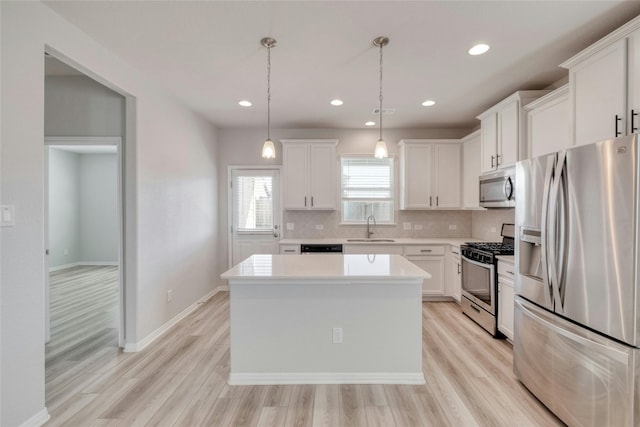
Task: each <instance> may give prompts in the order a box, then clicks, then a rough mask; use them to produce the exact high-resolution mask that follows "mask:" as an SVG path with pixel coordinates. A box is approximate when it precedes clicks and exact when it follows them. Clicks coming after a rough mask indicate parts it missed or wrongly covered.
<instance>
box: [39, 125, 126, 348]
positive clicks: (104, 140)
mask: <svg viewBox="0 0 640 427" xmlns="http://www.w3.org/2000/svg"><path fill="white" fill-rule="evenodd" d="M58 145H67V146H96V145H110V146H115V147H116V163H117V174H116V176H117V179H116V180H117V182H116V185H117V201H116V204H117V205H116V211H117V213H118V346H119V347H124V345H125V342H124V341H125V334H124V331H125V316H124V313H125V305H124V304H125V298H124V295H125V286H124V283H125V281H124V270H125V269H124V241H125V235H124V210H123V207H124V199H123V197H124V188H123V184H124V174H123V171H124V165H123V164H122V161H123V155H122V148H123V147H122V145H123V144H122V137H119V136H86V137H85V136H47V137H45V138H44V151H45V154H44V159H45V166H44V170H45V175H44V182H45V191H44V207H45V210H44V239H45V250H46V252H45V262H44V268H45V275H44V277H45V280H44V283H45V285H44V301H45V307H44V309H45V316H44V318H45V320H44V321H45V342H46V343H48V342H49V340H50V339H51V325H50V313H49V256H48V255H49V149H50V147H51V146H58Z"/></svg>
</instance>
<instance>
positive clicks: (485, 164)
mask: <svg viewBox="0 0 640 427" xmlns="http://www.w3.org/2000/svg"><path fill="white" fill-rule="evenodd" d="M547 93H549V91H547V90H522V91H519V92H516V93H514V94H513V95H511V96H510V97H508V98H506V99H504V100H503V101H501V102H500V103H498V104H497V105H495V106H493V107H491V108H490V109H488V110H487V111H485V112H484V113H482V114H480V115H479V116H478V119H480V140H481V144H480V148H481V150H480V151H481V153H480V157H481V160H480V167H481V172H483V173H484V172H490V171H493V170H496V169H500V168H503V167H506V166H511V165H513V164H514V163H515V162H517V161H518V160H521V159H523V158H525V157H526V155H527V149H526V115H525V111H524V109H523V107H524V106H525V105H527V104H528V103H530V102H532V101H534V100H536V99H537V98H539V97H541V96H543V95H545V94H547Z"/></svg>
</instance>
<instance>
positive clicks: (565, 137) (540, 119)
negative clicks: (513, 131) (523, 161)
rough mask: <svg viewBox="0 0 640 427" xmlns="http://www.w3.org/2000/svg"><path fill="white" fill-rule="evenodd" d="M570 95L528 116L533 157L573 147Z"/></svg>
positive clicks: (559, 98)
mask: <svg viewBox="0 0 640 427" xmlns="http://www.w3.org/2000/svg"><path fill="white" fill-rule="evenodd" d="M569 108H570V107H569V93H568V92H567V93H565V94H563V95H562V96H559V97H557V98H554V99H552V100H551V101H549V102H548V103H545V104H544V105H540V106H538V107H536V108H535V109H534V110H531V111H529V113H528V114H527V118H528V120H527V126H528V130H529V147H530V150H531V157H532V158H533V157H538V156H542V155H544V154H549V153H554V152H556V151H558V150H563V149H566V148H570V147H571V126H570V123H571V121H570V114H569V111H570V110H569Z"/></svg>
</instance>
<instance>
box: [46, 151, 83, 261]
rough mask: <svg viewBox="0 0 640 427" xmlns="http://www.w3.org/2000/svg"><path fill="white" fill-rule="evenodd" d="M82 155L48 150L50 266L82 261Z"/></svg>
mask: <svg viewBox="0 0 640 427" xmlns="http://www.w3.org/2000/svg"><path fill="white" fill-rule="evenodd" d="M79 165H80V155H79V154H77V153H70V152H69V151H63V150H57V149H55V148H51V149H50V150H49V266H50V267H58V266H61V265H67V264H74V263H77V262H79V261H80V258H81V255H80V253H81V249H80V228H79V226H78V225H79V224H80V201H79V199H80V182H81V180H80V174H79V169H80V166H79Z"/></svg>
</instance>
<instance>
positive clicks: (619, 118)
mask: <svg viewBox="0 0 640 427" xmlns="http://www.w3.org/2000/svg"><path fill="white" fill-rule="evenodd" d="M620 121H622V117H620V116H618V115H617V114H616V136H620V135H622V131H619V130H618V123H619V122H620Z"/></svg>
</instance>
